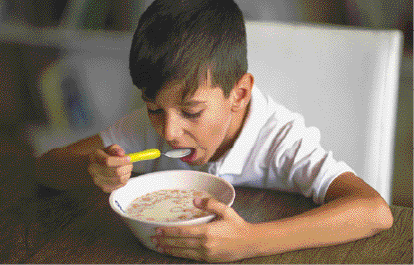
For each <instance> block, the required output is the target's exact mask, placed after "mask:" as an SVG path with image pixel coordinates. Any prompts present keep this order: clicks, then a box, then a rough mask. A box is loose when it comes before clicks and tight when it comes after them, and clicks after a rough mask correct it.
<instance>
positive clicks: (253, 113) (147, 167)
mask: <svg viewBox="0 0 414 265" xmlns="http://www.w3.org/2000/svg"><path fill="white" fill-rule="evenodd" d="M100 137H101V138H102V140H103V143H104V145H105V147H107V146H110V145H113V144H118V145H120V146H121V147H122V148H123V149H124V150H125V152H126V153H132V152H138V151H141V150H144V149H149V148H158V149H160V150H161V152H165V151H167V150H170V149H171V148H170V147H169V146H168V145H167V144H166V142H165V141H164V140H163V139H162V138H161V137H159V136H158V134H157V133H156V132H155V130H154V129H153V127H152V125H151V123H150V121H149V118H148V114H147V110H146V108H145V107H144V108H141V109H138V110H135V111H133V112H132V113H130V114H129V115H127V116H125V117H124V118H122V119H121V120H120V121H118V122H117V123H116V124H114V125H113V126H111V127H109V128H108V129H106V130H105V131H102V132H101V133H100ZM172 169H187V170H200V171H206V172H209V173H211V174H214V175H217V176H220V177H222V178H224V179H226V180H227V181H229V182H230V183H232V184H233V185H235V186H238V185H240V186H241V185H242V186H248V187H259V188H268V189H275V190H281V191H287V192H296V193H301V194H303V195H304V196H306V197H312V199H313V201H314V202H315V203H317V204H322V203H323V202H324V198H325V194H326V191H327V190H328V187H329V185H330V183H331V182H332V181H333V180H334V179H335V178H336V177H337V176H339V175H340V174H342V173H344V172H347V171H349V172H353V173H354V171H353V170H352V169H351V168H350V167H349V166H348V165H347V164H346V163H344V162H342V161H336V160H335V159H334V158H333V155H332V152H331V151H325V150H324V149H323V148H322V147H321V146H320V132H319V130H318V129H317V128H315V127H305V123H304V119H303V116H302V115H300V114H297V113H292V112H290V111H289V110H287V109H286V108H285V107H283V106H281V105H279V104H276V103H275V102H274V101H273V100H272V99H271V98H270V97H265V96H264V95H263V94H262V93H261V92H260V90H259V89H258V88H257V87H256V86H255V87H254V88H253V90H252V98H251V103H250V110H249V113H248V117H247V119H246V121H245V124H244V126H243V128H242V130H241V132H240V134H239V137H238V138H237V140H236V141H235V143H234V145H233V147H232V148H231V149H230V150H228V151H227V153H226V154H224V155H223V156H222V157H221V158H220V159H219V160H218V161H216V162H209V163H208V164H207V165H205V166H202V167H194V166H190V165H188V164H187V163H185V162H182V161H181V160H180V159H170V158H167V157H164V156H162V157H161V158H158V159H155V160H148V161H141V162H137V163H134V172H138V173H148V172H153V171H159V170H172ZM354 174H355V173H354Z"/></svg>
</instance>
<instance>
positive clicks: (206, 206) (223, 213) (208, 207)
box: [193, 198, 235, 219]
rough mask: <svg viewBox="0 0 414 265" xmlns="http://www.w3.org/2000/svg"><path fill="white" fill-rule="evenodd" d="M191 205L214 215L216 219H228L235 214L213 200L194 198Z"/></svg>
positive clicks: (229, 208)
mask: <svg viewBox="0 0 414 265" xmlns="http://www.w3.org/2000/svg"><path fill="white" fill-rule="evenodd" d="M193 203H194V206H195V207H197V208H199V209H201V210H204V211H207V212H210V213H214V214H216V215H217V216H218V217H222V218H224V219H227V218H230V217H232V216H233V215H234V214H235V211H234V210H233V209H232V208H231V207H229V206H227V205H225V204H224V203H221V202H219V201H217V200H216V199H214V198H195V199H194V201H193Z"/></svg>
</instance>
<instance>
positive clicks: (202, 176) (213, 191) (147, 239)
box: [109, 170, 235, 251]
mask: <svg viewBox="0 0 414 265" xmlns="http://www.w3.org/2000/svg"><path fill="white" fill-rule="evenodd" d="M162 189H196V190H200V191H206V192H207V193H209V194H210V195H212V196H213V197H214V198H215V199H216V200H218V201H220V202H222V203H224V204H226V205H228V206H231V205H232V204H233V201H234V198H235V191H234V188H233V186H232V185H231V184H230V183H229V182H228V181H226V180H224V179H222V178H219V177H216V176H214V175H211V174H208V173H204V172H198V171H190V170H170V171H158V172H154V173H148V174H144V175H141V176H138V177H135V178H131V179H130V180H129V181H128V183H127V185H125V186H124V187H122V188H120V189H117V190H115V191H113V192H112V193H111V195H110V197H109V203H110V205H111V208H112V209H113V210H114V211H115V212H116V213H117V214H119V215H120V216H121V217H122V219H123V220H124V221H125V222H126V224H127V225H128V226H129V227H130V229H131V230H132V232H133V233H134V234H135V235H136V236H137V237H138V239H139V240H140V241H141V242H142V243H143V244H144V245H145V246H147V247H148V248H150V249H153V250H155V251H156V248H155V245H154V244H153V243H152V241H151V237H152V236H155V228H157V227H161V226H178V225H195V224H203V223H207V222H210V221H211V220H212V219H213V218H214V217H215V215H214V214H211V215H208V216H204V217H200V218H195V219H191V220H183V221H176V222H151V221H144V220H138V219H134V218H132V217H130V216H128V215H127V214H126V213H125V210H126V209H127V207H128V205H129V204H130V203H131V202H132V201H133V200H134V199H136V198H138V197H140V196H142V195H145V194H147V193H150V192H154V191H158V190H162Z"/></svg>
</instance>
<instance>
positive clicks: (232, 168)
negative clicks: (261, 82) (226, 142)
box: [216, 86, 267, 175]
mask: <svg viewBox="0 0 414 265" xmlns="http://www.w3.org/2000/svg"><path fill="white" fill-rule="evenodd" d="M266 113H267V99H266V98H265V96H264V95H263V94H262V93H261V92H260V90H259V89H258V88H257V87H256V86H253V89H252V97H251V100H250V108H249V112H248V114H247V115H248V116H247V117H246V121H245V124H244V126H243V128H242V130H241V131H240V134H239V137H238V138H237V139H236V141H235V142H234V145H233V147H232V148H230V149H229V150H228V151H227V153H226V154H225V155H223V156H222V157H221V158H220V159H219V160H218V161H217V162H216V167H217V171H216V172H217V173H216V174H217V175H227V174H235V175H240V174H241V173H242V171H243V167H244V165H245V163H246V161H247V158H248V157H249V155H250V152H251V150H252V149H253V147H254V145H255V142H256V137H258V135H259V131H260V130H261V128H262V127H263V124H264V123H265V122H266V120H267V115H266Z"/></svg>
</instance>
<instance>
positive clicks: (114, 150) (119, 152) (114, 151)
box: [104, 144, 125, 157]
mask: <svg viewBox="0 0 414 265" xmlns="http://www.w3.org/2000/svg"><path fill="white" fill-rule="evenodd" d="M104 151H105V152H106V153H107V154H108V155H111V156H120V157H122V156H125V151H124V149H122V147H120V146H119V145H117V144H113V145H111V146H109V147H107V148H105V149H104Z"/></svg>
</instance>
